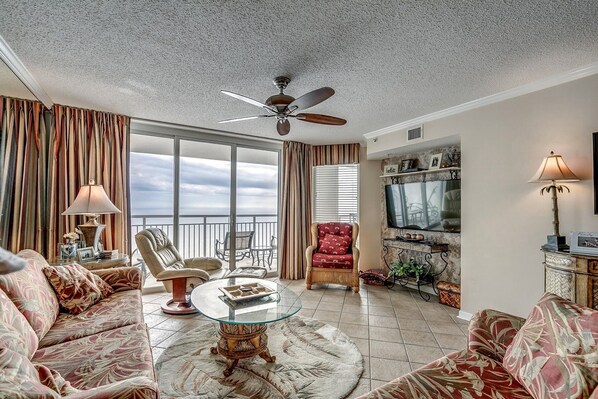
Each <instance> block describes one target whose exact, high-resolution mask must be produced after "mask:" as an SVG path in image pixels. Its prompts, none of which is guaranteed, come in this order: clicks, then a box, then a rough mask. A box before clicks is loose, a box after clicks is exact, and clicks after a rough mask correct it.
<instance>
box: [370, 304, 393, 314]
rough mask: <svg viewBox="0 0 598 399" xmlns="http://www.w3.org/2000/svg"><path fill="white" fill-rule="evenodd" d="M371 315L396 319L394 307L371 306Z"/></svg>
mask: <svg viewBox="0 0 598 399" xmlns="http://www.w3.org/2000/svg"><path fill="white" fill-rule="evenodd" d="M369 314H371V315H374V316H387V317H395V310H394V308H393V307H392V306H376V305H371V306H369Z"/></svg>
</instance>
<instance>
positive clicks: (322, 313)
mask: <svg viewBox="0 0 598 399" xmlns="http://www.w3.org/2000/svg"><path fill="white" fill-rule="evenodd" d="M339 309H340V308H339ZM313 317H314V319H318V320H321V321H326V322H328V321H330V322H336V323H338V321H339V320H340V318H341V312H339V311H337V312H335V311H331V310H316V312H315V313H314V316H313Z"/></svg>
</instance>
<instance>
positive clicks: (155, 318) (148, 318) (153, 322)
mask: <svg viewBox="0 0 598 399" xmlns="http://www.w3.org/2000/svg"><path fill="white" fill-rule="evenodd" d="M143 320H144V321H145V324H147V326H148V327H149V328H152V327H156V326H157V325H158V324H160V323H162V322H163V321H165V320H168V318H167V317H164V316H161V315H157V314H150V315H145V316H143Z"/></svg>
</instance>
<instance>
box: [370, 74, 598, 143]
mask: <svg viewBox="0 0 598 399" xmlns="http://www.w3.org/2000/svg"><path fill="white" fill-rule="evenodd" d="M597 73H598V62H596V63H593V64H589V65H586V66H583V67H581V68H577V69H573V70H570V71H567V72H564V73H561V74H558V75H554V76H551V77H548V78H545V79H541V80H537V81H535V82H531V83H528V84H525V85H523V86H519V87H515V88H513V89H509V90H505V91H502V92H500V93H496V94H492V95H489V96H486V97H482V98H478V99H477V100H473V101H468V102H466V103H463V104H459V105H456V106H454V107H450V108H446V109H443V110H440V111H436V112H432V113H430V114H427V115H423V116H420V117H417V118H414V119H409V120H407V121H404V122H401V123H397V124H396V125H391V126H387V127H385V128H382V129H378V130H374V131H371V132H369V133H365V134H364V135H363V137H365V139H366V140H368V139H373V138H376V137H380V136H383V135H385V134H389V133H394V132H396V131H398V130H403V129H408V128H411V127H414V126H417V125H421V124H423V123H425V122H430V121H433V120H435V119H440V118H446V117H447V116H451V115H456V114H460V113H461V112H465V111H470V110H472V109H476V108H480V107H484V106H486V105H490V104H494V103H498V102H501V101H505V100H509V99H511V98H515V97H519V96H523V95H525V94H529V93H533V92H535V91H539V90H544V89H548V88H550V87H553V86H558V85H560V84H563V83H567V82H571V81H573V80H577V79H581V78H585V77H587V76H591V75H595V74H597Z"/></svg>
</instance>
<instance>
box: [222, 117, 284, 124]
mask: <svg viewBox="0 0 598 399" xmlns="http://www.w3.org/2000/svg"><path fill="white" fill-rule="evenodd" d="M272 116H274V115H254V116H244V117H242V118H233V119H224V120H222V121H218V123H229V122H239V121H248V120H250V119H257V118H270V117H272Z"/></svg>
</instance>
